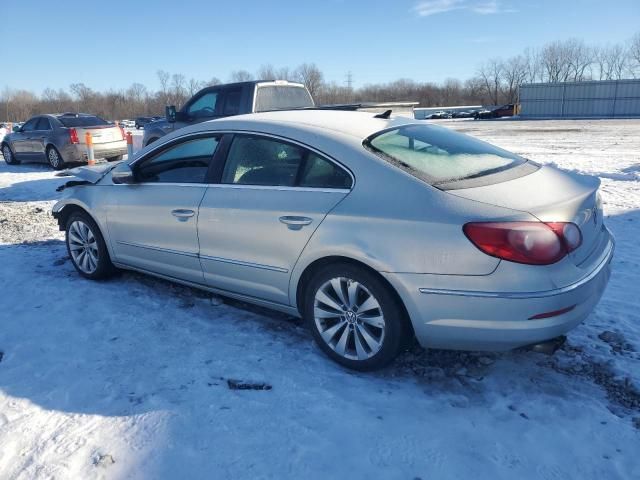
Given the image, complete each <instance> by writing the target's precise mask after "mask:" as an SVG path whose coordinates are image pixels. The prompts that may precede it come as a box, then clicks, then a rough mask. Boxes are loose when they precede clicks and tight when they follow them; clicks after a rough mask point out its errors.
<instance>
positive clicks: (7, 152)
mask: <svg viewBox="0 0 640 480" xmlns="http://www.w3.org/2000/svg"><path fill="white" fill-rule="evenodd" d="M2 156H3V157H4V161H5V162H6V163H7V164H10V163H12V162H13V153H11V149H10V148H9V147H7V146H6V145H5V146H4V148H3V149H2Z"/></svg>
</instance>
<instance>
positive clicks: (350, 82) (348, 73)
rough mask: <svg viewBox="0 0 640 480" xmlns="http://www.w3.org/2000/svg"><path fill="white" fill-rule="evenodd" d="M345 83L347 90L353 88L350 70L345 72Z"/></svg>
mask: <svg viewBox="0 0 640 480" xmlns="http://www.w3.org/2000/svg"><path fill="white" fill-rule="evenodd" d="M345 83H346V84H347V88H348V89H349V91H351V89H352V88H353V75H352V74H351V70H349V71H348V72H347V80H346V81H345Z"/></svg>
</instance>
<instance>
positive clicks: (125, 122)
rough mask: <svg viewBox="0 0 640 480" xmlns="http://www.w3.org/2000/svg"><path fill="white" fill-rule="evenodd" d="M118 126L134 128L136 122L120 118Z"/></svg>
mask: <svg viewBox="0 0 640 480" xmlns="http://www.w3.org/2000/svg"><path fill="white" fill-rule="evenodd" d="M118 126H119V127H121V128H134V127H135V126H136V122H134V121H133V120H120V121H119V122H118Z"/></svg>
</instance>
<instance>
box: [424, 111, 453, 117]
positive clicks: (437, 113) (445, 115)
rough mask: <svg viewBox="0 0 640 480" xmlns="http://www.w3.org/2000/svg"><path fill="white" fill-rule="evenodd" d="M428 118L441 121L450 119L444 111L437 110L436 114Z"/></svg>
mask: <svg viewBox="0 0 640 480" xmlns="http://www.w3.org/2000/svg"><path fill="white" fill-rule="evenodd" d="M429 118H431V119H442V118H450V117H449V116H448V114H447V112H445V111H444V110H439V111H437V112H434V113H432V114H431V115H430V116H429Z"/></svg>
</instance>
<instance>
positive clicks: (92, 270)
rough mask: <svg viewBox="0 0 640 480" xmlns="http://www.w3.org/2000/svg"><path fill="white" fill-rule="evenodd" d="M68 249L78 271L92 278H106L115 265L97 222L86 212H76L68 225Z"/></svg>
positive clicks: (71, 216) (68, 221)
mask: <svg viewBox="0 0 640 480" xmlns="http://www.w3.org/2000/svg"><path fill="white" fill-rule="evenodd" d="M65 237H66V238H65V240H66V243H67V251H68V252H69V257H71V262H72V263H73V266H74V267H75V268H76V270H77V271H78V273H80V275H82V276H83V277H85V278H88V279H90V280H98V279H101V278H106V277H108V276H109V275H111V274H112V273H113V271H114V270H115V267H114V266H113V264H112V263H111V259H110V258H109V251H108V250H107V246H106V244H105V242H104V238H103V237H102V234H101V233H100V229H99V228H98V225H97V224H96V222H94V221H93V219H92V218H91V217H90V216H89V215H88V214H87V213H84V212H79V211H78V212H74V213H72V214H71V215H70V216H69V219H68V220H67V225H66V236H65Z"/></svg>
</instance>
